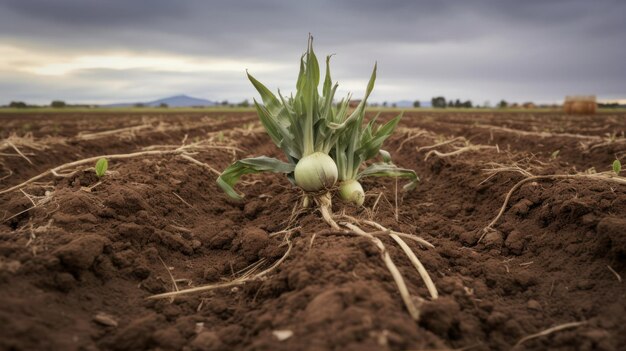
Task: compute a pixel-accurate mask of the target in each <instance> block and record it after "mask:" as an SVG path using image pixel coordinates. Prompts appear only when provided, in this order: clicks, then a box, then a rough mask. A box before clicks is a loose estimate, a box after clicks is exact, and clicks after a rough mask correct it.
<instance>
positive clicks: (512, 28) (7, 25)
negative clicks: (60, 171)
mask: <svg viewBox="0 0 626 351" xmlns="http://www.w3.org/2000/svg"><path fill="white" fill-rule="evenodd" d="M624 18H626V2H624V1H619V0H605V1H593V2H591V1H586V0H568V1H565V0H558V1H539V0H531V1H500V0H479V1H445V0H444V1H434V0H433V1H409V0H404V1H377V0H361V1H357V0H349V1H330V0H323V1H316V2H312V1H309V2H304V1H281V0H265V1H254V0H242V1H223V2H222V1H210V2H207V1H200V0H190V1H167V0H157V1H120V0H113V1H106V2H105V1H96V0H82V1H81V0H57V1H45V0H34V1H19V0H4V1H2V2H0V44H1V43H3V42H5V43H9V44H13V45H23V46H33V47H46V48H48V49H49V50H61V51H74V52H84V51H98V50H104V51H107V50H119V49H122V50H129V51H134V52H139V53H148V52H150V53H155V52H156V53H165V54H181V55H192V56H198V57H207V56H210V57H221V58H225V59H228V58H237V59H239V60H252V59H254V60H259V61H267V62H277V63H284V64H288V65H289V66H288V67H293V69H291V70H287V69H286V70H285V71H281V72H274V73H266V74H261V76H260V77H259V79H261V80H262V81H265V82H268V86H270V87H272V88H273V89H275V88H276V87H279V86H280V87H281V88H283V89H285V90H286V89H289V88H291V85H293V82H292V81H293V78H294V76H295V74H296V73H297V60H298V57H299V55H300V54H301V53H302V51H303V50H304V46H305V42H306V35H307V33H308V32H312V33H313V34H314V35H315V37H316V51H317V53H318V54H319V56H320V57H321V56H323V55H324V54H327V53H337V56H336V57H335V58H333V65H334V77H335V78H337V79H339V80H340V83H341V82H342V81H345V82H355V81H361V80H366V79H367V77H368V75H369V73H370V70H371V66H372V65H373V62H374V61H375V60H377V61H378V62H379V68H380V74H379V81H380V82H381V87H382V88H381V89H380V91H379V92H376V93H375V95H374V98H376V99H380V100H383V99H386V100H394V99H398V100H399V99H407V98H408V99H411V98H414V97H419V98H423V99H424V98H430V96H432V95H434V94H435V92H437V93H438V94H446V95H454V96H455V97H457V96H458V97H459V98H465V97H467V98H470V97H471V98H474V99H478V101H480V100H487V99H491V100H494V101H495V99H496V98H508V99H515V100H524V99H531V98H532V99H536V100H545V101H552V100H556V99H560V98H561V97H562V96H563V95H564V94H568V93H571V92H572V91H580V92H590V93H597V94H604V95H606V96H608V95H620V94H623V95H626V91H624V90H625V88H622V86H623V82H624V81H626V70H624V69H623V68H622V67H623V62H625V61H626V46H624V45H623V38H624V37H626V24H625V22H624V20H623V19H624ZM244 68H245V67H242V71H243V69H244ZM88 75H92V77H91V78H90V79H92V82H93V79H96V78H94V77H96V76H97V79H98V81H99V82H102V87H101V88H98V89H97V94H101V95H96V94H95V93H94V94H91V95H90V97H91V98H98V96H100V97H101V98H100V99H104V97H105V96H109V97H111V99H113V100H115V96H114V94H115V93H117V92H116V91H108V90H107V89H106V87H105V86H106V84H105V82H109V83H111V82H126V83H127V84H128V85H129V86H141V85H142V84H144V85H151V86H153V85H155V84H157V85H158V84H159V83H158V82H159V81H160V82H163V83H162V85H163V86H162V87H161V88H160V90H159V91H158V92H157V91H154V92H153V93H154V94H156V93H164V92H165V91H170V90H171V91H172V92H174V93H192V92H195V93H198V94H200V93H201V94H202V96H203V97H206V98H212V96H209V95H207V94H216V95H218V96H216V97H215V98H220V99H224V98H227V99H235V98H237V97H239V98H240V99H243V98H245V97H250V96H253V95H254V92H253V91H251V90H250V89H249V87H248V83H247V81H246V80H245V78H242V77H241V76H237V75H236V74H233V75H230V74H223V75H212V76H207V75H204V74H203V75H193V74H181V73H176V72H143V71H141V70H134V71H100V72H81V73H80V74H75V75H72V76H69V77H65V80H64V79H62V78H60V77H58V78H55V81H56V82H57V83H58V84H59V85H60V86H62V87H68V89H70V90H68V92H67V93H68V95H71V94H74V93H75V94H76V96H77V98H81V97H82V96H85V95H84V93H83V92H81V91H80V89H74V88H73V87H74V86H75V85H78V86H80V85H81V84H87V82H88V81H89V80H88V79H87V78H86V76H88ZM20 77H21V78H20V79H21V81H12V83H11V82H8V83H7V81H6V79H2V81H3V83H1V84H0V89H2V86H5V87H7V88H6V89H5V90H2V91H0V97H4V96H7V94H10V93H11V92H12V90H11V89H10V86H11V84H13V85H14V86H18V85H19V86H22V85H24V84H27V83H25V81H32V77H30V76H27V75H25V74H23V75H21V76H20ZM3 78H4V77H3ZM142 82H143V83H142ZM203 82H204V83H203ZM145 83H149V84H145ZM120 84H121V83H120ZM186 84H187V85H186ZM202 84H204V87H205V88H204V90H203V88H202V87H203V85H202ZM165 85H167V87H166V86H165ZM285 85H286V87H285ZM393 86H396V87H398V88H397V89H392V88H389V89H387V90H385V89H386V88H384V87H393ZM220 88H221V89H220ZM37 89H43V88H42V87H40V86H39V85H32V90H33V96H34V95H35V90H37ZM153 89H155V87H153ZM174 89H181V90H182V89H184V91H174ZM27 90H28V88H27V87H24V91H27ZM144 91H145V92H147V91H148V90H144ZM385 91H387V92H388V93H385ZM431 92H432V93H431ZM355 93H356V92H355ZM25 94H27V93H25ZM135 94H139V93H135ZM146 94H147V93H146ZM385 94H386V95H385ZM495 95H498V97H494V96H495ZM24 96H25V97H27V95H24ZM396 97H397V98H396ZM68 99H70V97H68Z"/></svg>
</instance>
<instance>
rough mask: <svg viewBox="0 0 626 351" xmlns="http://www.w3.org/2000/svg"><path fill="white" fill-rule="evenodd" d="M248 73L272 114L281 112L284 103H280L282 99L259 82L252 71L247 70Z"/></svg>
mask: <svg viewBox="0 0 626 351" xmlns="http://www.w3.org/2000/svg"><path fill="white" fill-rule="evenodd" d="M246 74H247V75H248V79H249V80H250V82H252V85H254V87H255V88H256V90H257V91H258V92H259V95H261V99H262V100H263V104H264V105H265V107H266V108H267V110H268V111H269V112H270V113H271V114H272V115H277V114H278V113H280V110H281V109H282V105H281V104H280V101H279V100H278V99H277V98H276V96H275V95H274V94H272V92H271V91H270V90H269V89H268V88H267V87H266V86H265V85H263V83H261V82H259V81H258V80H256V79H255V78H254V77H253V76H252V75H250V73H248V72H247V71H246Z"/></svg>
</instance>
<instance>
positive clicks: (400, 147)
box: [396, 130, 429, 152]
mask: <svg viewBox="0 0 626 351" xmlns="http://www.w3.org/2000/svg"><path fill="white" fill-rule="evenodd" d="M425 134H429V133H428V132H427V131H425V130H420V131H419V132H417V134H414V135H411V136H409V137H407V138H406V139H404V140H402V142H401V143H400V146H398V148H397V149H396V152H400V150H402V148H403V147H404V144H406V143H407V142H409V141H411V140H414V139H417V138H419V137H421V136H422V135H425Z"/></svg>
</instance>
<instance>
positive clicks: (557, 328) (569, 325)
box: [513, 321, 587, 348]
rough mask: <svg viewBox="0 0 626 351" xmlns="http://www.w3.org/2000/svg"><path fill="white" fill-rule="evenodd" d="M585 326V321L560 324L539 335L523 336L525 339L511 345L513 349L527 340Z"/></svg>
mask: <svg viewBox="0 0 626 351" xmlns="http://www.w3.org/2000/svg"><path fill="white" fill-rule="evenodd" d="M585 324H587V322H585V321H583V322H571V323H565V324H560V325H557V326H554V327H552V328H548V329H546V330H543V331H540V332H539V333H536V334H531V335H528V336H525V337H523V338H521V339H520V340H519V341H518V342H516V343H515V345H513V348H516V347H517V346H519V345H521V344H523V343H525V342H526V341H528V340H532V339H536V338H540V337H542V336H546V335H550V334H552V333H556V332H558V331H561V330H565V329H571V328H576V327H580V326H582V325H585Z"/></svg>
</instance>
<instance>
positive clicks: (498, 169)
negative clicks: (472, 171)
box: [478, 162, 533, 186]
mask: <svg viewBox="0 0 626 351" xmlns="http://www.w3.org/2000/svg"><path fill="white" fill-rule="evenodd" d="M487 165H490V166H492V168H487V169H483V172H485V173H487V174H489V176H488V177H487V178H485V179H484V180H483V181H482V182H480V183H478V185H479V186H480V185H483V184H484V183H486V182H488V181H489V180H490V179H491V178H493V177H495V176H496V175H497V174H499V173H502V172H516V173H519V174H521V175H523V176H524V177H532V176H533V174H532V173H530V172H529V171H527V170H525V169H523V168H521V167H520V166H518V165H517V163H514V164H513V165H511V166H507V165H502V164H499V163H495V162H489V163H488V164H487Z"/></svg>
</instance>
